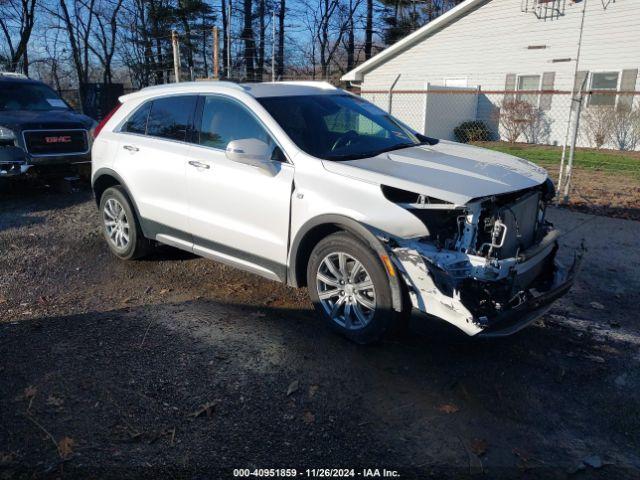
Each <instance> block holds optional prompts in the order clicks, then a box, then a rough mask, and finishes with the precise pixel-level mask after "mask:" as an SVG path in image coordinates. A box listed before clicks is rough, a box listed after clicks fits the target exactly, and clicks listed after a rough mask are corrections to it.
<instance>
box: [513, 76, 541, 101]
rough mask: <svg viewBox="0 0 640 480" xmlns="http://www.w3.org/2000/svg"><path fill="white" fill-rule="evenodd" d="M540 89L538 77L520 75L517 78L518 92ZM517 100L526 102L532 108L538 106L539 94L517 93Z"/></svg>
mask: <svg viewBox="0 0 640 480" xmlns="http://www.w3.org/2000/svg"><path fill="white" fill-rule="evenodd" d="M539 88H540V75H521V76H519V77H518V91H523V90H524V91H527V90H538V89H539ZM517 98H518V100H521V101H523V102H527V103H529V104H531V105H533V106H534V107H537V106H538V98H539V94H537V93H518V96H517Z"/></svg>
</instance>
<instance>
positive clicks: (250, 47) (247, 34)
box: [242, 0, 256, 82]
mask: <svg viewBox="0 0 640 480" xmlns="http://www.w3.org/2000/svg"><path fill="white" fill-rule="evenodd" d="M243 10H244V11H243V13H244V28H243V29H242V38H243V39H244V65H245V69H246V77H247V80H248V81H249V82H253V81H254V80H255V78H256V76H255V69H254V64H253V62H254V57H255V54H256V44H255V41H254V39H253V22H252V20H253V17H252V15H253V1H252V0H244V1H243Z"/></svg>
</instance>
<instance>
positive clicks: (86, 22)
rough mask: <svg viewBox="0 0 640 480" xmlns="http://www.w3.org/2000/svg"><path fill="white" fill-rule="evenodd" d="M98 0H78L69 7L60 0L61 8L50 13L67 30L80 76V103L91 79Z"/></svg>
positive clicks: (78, 76) (74, 62) (73, 58)
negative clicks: (91, 47)
mask: <svg viewBox="0 0 640 480" xmlns="http://www.w3.org/2000/svg"><path fill="white" fill-rule="evenodd" d="M95 4H96V0H86V1H82V0H76V1H74V2H73V4H72V8H71V9H69V6H68V5H67V2H66V0H60V8H59V9H49V10H48V11H49V13H50V14H51V15H52V16H53V17H55V18H57V19H58V20H59V21H60V22H61V26H60V27H59V28H64V29H65V31H66V32H67V37H68V40H69V45H70V47H71V58H72V60H73V65H74V67H75V70H76V76H77V78H78V96H79V97H80V104H81V105H82V104H84V100H85V94H86V92H85V84H86V83H87V82H88V81H89V67H90V64H89V53H90V47H89V39H90V37H91V33H92V25H93V20H94V18H95V11H94V8H95Z"/></svg>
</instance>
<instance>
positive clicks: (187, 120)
mask: <svg viewBox="0 0 640 480" xmlns="http://www.w3.org/2000/svg"><path fill="white" fill-rule="evenodd" d="M197 99H198V97H197V96H195V95H181V96H175V97H164V98H158V99H156V100H154V101H153V102H152V104H151V111H150V112H149V120H148V122H147V135H150V136H152V137H160V138H166V139H169V140H179V141H181V142H184V141H185V140H186V138H187V131H188V130H189V129H190V127H191V123H192V118H193V113H194V111H195V107H196V102H197Z"/></svg>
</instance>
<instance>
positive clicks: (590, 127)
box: [580, 105, 615, 148]
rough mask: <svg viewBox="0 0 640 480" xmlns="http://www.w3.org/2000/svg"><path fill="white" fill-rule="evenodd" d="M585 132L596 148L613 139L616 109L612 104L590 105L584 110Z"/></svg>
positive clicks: (582, 119)
mask: <svg viewBox="0 0 640 480" xmlns="http://www.w3.org/2000/svg"><path fill="white" fill-rule="evenodd" d="M580 120H581V121H582V122H583V123H582V124H583V132H584V134H585V135H586V137H587V140H588V141H589V142H591V144H592V145H593V146H594V147H596V148H602V146H603V145H604V144H605V143H607V142H608V141H609V140H611V136H612V134H613V131H612V127H613V124H614V120H615V110H614V108H613V107H610V106H606V105H603V106H589V107H588V108H587V109H586V111H585V110H583V113H582V118H581V119H580Z"/></svg>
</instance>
